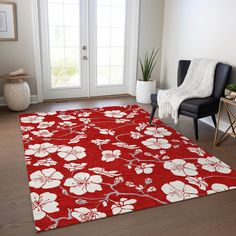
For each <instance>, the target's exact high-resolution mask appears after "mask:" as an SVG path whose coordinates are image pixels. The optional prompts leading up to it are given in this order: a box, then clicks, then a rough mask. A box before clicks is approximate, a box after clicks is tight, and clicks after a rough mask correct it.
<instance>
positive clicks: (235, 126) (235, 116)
mask: <svg viewBox="0 0 236 236" xmlns="http://www.w3.org/2000/svg"><path fill="white" fill-rule="evenodd" d="M233 107H234V108H236V101H234V100H229V99H227V98H221V99H220V105H219V115H218V120H217V126H216V131H215V139H214V146H215V147H217V148H219V149H220V150H221V151H223V152H225V153H227V154H229V155H232V154H230V153H229V152H227V151H225V150H224V149H222V148H221V147H219V146H220V144H221V143H222V142H223V141H224V140H225V139H226V138H228V137H229V136H231V137H233V138H235V140H236V113H235V111H233V110H232V108H233ZM223 108H225V110H226V115H227V118H228V122H229V127H228V128H227V129H226V130H225V131H224V132H223V134H222V135H220V136H219V126H220V121H221V116H222V113H223ZM218 136H219V137H218Z"/></svg>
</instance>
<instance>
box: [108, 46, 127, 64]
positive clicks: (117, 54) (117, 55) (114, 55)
mask: <svg viewBox="0 0 236 236" xmlns="http://www.w3.org/2000/svg"><path fill="white" fill-rule="evenodd" d="M123 63H124V53H123V48H111V65H114V66H118V65H119V66H122V65H123Z"/></svg>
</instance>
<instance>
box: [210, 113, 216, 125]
mask: <svg viewBox="0 0 236 236" xmlns="http://www.w3.org/2000/svg"><path fill="white" fill-rule="evenodd" d="M211 118H212V121H213V123H214V125H215V127H216V116H215V115H212V116H211Z"/></svg>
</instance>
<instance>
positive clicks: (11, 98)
mask: <svg viewBox="0 0 236 236" xmlns="http://www.w3.org/2000/svg"><path fill="white" fill-rule="evenodd" d="M4 96H5V100H6V103H7V106H8V107H9V109H10V110H12V111H24V110H26V109H27V108H28V107H29V104H30V89H29V85H28V84H27V83H26V82H25V81H23V80H12V81H7V82H6V83H4Z"/></svg>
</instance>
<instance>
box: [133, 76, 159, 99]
mask: <svg viewBox="0 0 236 236" xmlns="http://www.w3.org/2000/svg"><path fill="white" fill-rule="evenodd" d="M155 92H156V80H149V81H143V80H137V85H136V101H137V102H138V103H145V104H149V103H151V94H152V93H155Z"/></svg>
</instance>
